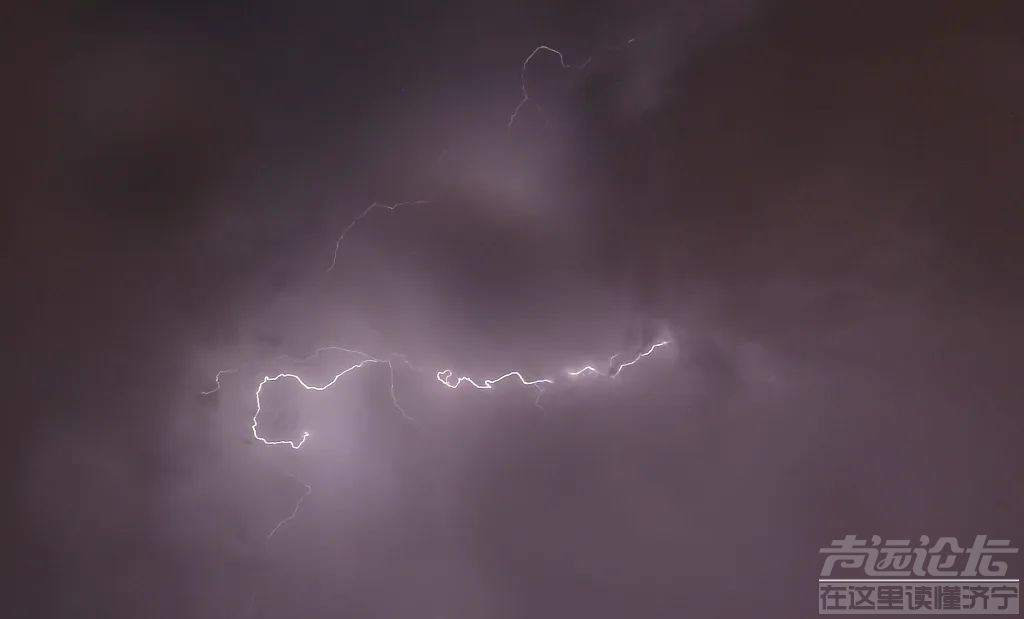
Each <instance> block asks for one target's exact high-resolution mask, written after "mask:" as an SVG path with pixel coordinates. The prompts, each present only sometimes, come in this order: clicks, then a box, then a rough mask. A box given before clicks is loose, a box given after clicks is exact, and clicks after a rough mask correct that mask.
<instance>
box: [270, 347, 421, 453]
mask: <svg viewBox="0 0 1024 619" xmlns="http://www.w3.org/2000/svg"><path fill="white" fill-rule="evenodd" d="M326 350H341V351H344V352H350V353H355V354H359V355H362V356H363V357H365V358H364V359H363V360H362V361H360V362H359V363H356V364H355V365H352V366H349V367H347V368H345V369H344V370H342V371H341V372H339V373H338V374H336V375H335V376H334V378H332V379H331V380H330V381H328V382H327V383H325V384H323V385H319V386H318V385H310V384H308V383H306V381H305V380H303V379H302V377H301V376H299V375H298V374H291V373H287V372H282V373H280V374H277V375H276V376H264V377H263V380H261V381H260V384H259V386H258V387H257V388H256V412H255V413H254V414H253V416H252V426H251V427H252V435H253V437H254V438H255V439H256V440H258V441H260V442H261V443H263V444H264V445H288V446H289V447H291V448H292V449H299V448H300V447H302V446H303V445H304V444H305V442H306V439H307V438H309V432H303V433H302V438H301V439H299V441H298V442H295V441H292V440H287V439H286V440H280V441H272V440H268V439H266V438H264V437H262V436H260V434H259V429H258V426H259V416H260V412H261V411H262V408H263V407H262V403H261V402H260V394H261V393H262V392H263V386H264V385H266V384H267V383H272V382H276V381H278V380H281V379H285V378H287V379H291V380H294V381H295V382H297V383H299V385H301V386H302V388H303V389H305V390H307V391H326V390H327V389H330V388H331V387H333V386H334V384H335V383H337V382H338V381H339V380H340V379H341V377H342V376H345V375H346V374H348V373H349V372H353V371H355V370H358V369H360V368H363V367H365V366H367V365H369V364H383V365H386V366H388V368H389V369H390V375H391V386H390V393H391V403H392V404H393V405H394V406H395V409H396V410H397V411H398V412H399V414H401V415H402V417H403V418H405V419H407V420H408V421H412V422H413V423H415V420H414V419H413V418H412V417H409V415H408V414H406V412H405V409H404V408H402V406H401V405H400V404H399V403H398V397H397V396H396V394H395V366H394V362H393V361H392V360H391V359H378V358H377V357H373V356H370V355H367V354H366V353H363V352H360V351H358V350H352V349H350V348H342V347H340V346H327V347H324V348H320V349H317V351H316V352H315V353H313V354H312V355H310V356H309V357H307V358H306V360H308V359H311V358H313V357H315V356H317V355H319V354H320V353H322V352H324V351H326ZM396 356H398V355H396ZM403 363H406V365H409V367H412V365H411V364H409V362H408V361H405V360H404V359H403Z"/></svg>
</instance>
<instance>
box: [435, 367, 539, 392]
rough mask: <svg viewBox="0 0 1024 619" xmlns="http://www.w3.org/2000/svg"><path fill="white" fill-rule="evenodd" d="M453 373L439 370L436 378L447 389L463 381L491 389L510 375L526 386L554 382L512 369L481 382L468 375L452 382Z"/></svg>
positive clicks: (455, 386)
mask: <svg viewBox="0 0 1024 619" xmlns="http://www.w3.org/2000/svg"><path fill="white" fill-rule="evenodd" d="M454 374H455V373H454V372H452V371H451V370H441V371H440V372H438V373H437V380H438V381H440V382H441V384H442V385H444V386H445V387H448V388H449V389H457V388H458V386H459V385H461V384H462V383H464V382H465V383H469V384H470V385H472V386H474V387H476V388H477V389H493V388H494V385H495V384H496V383H499V382H501V381H503V380H505V379H506V378H509V377H511V376H515V377H516V378H518V379H519V382H520V383H522V384H523V385H525V386H527V387H532V386H535V385H550V384H552V383H554V382H555V381H553V380H551V379H550V378H538V379H535V380H526V378H524V377H523V375H522V374H521V373H519V372H518V371H515V370H514V371H512V372H508V373H507V374H502V375H501V376H499V377H498V378H486V379H484V382H483V383H478V382H476V381H475V380H473V379H472V378H470V377H469V376H460V377H458V378H456V379H455V382H454V383H453V382H451V378H452V376H453V375H454Z"/></svg>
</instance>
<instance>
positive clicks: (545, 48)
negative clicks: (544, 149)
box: [508, 45, 593, 129]
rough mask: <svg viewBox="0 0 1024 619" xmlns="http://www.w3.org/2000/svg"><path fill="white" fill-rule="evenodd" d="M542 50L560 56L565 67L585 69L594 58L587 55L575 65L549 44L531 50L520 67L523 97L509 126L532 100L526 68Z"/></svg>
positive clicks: (514, 111)
mask: <svg viewBox="0 0 1024 619" xmlns="http://www.w3.org/2000/svg"><path fill="white" fill-rule="evenodd" d="M540 52H549V53H551V54H554V55H555V56H558V62H559V63H560V64H561V65H562V68H563V69H583V68H585V67H586V66H587V65H588V64H590V61H591V60H592V59H593V57H592V56H589V57H587V59H586V61H584V62H583V64H581V65H577V66H573V65H571V64H568V63H567V62H566V61H565V56H564V55H563V54H562V52H560V51H559V50H557V49H555V48H553V47H550V46H548V45H538V46H537V47H535V48H534V49H533V51H532V52H530V55H529V56H527V57H526V60H524V61H523V65H522V67H520V69H519V92H520V93H521V94H522V98H521V99H519V104H518V105H516V107H515V109H514V110H512V114H511V115H510V116H509V117H508V128H509V129H511V128H512V123H514V122H516V118H517V117H518V116H519V111H520V110H522V109H523V106H524V105H526V103H527V102H528V101H530V91H529V90H527V88H526V69H527V67H529V66H530V61H532V60H533V58H534V56H536V55H537V54H539V53H540Z"/></svg>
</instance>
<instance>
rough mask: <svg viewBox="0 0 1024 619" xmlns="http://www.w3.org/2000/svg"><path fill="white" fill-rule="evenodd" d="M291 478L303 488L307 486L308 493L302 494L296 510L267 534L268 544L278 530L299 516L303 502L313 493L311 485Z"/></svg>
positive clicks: (294, 477)
mask: <svg viewBox="0 0 1024 619" xmlns="http://www.w3.org/2000/svg"><path fill="white" fill-rule="evenodd" d="M289 477H291V478H292V479H294V480H295V481H297V482H299V483H300V484H302V485H303V486H305V487H306V491H305V492H303V493H302V496H300V497H299V500H298V502H297V503H295V507H294V509H292V513H290V514H288V515H287V516H285V517H284V518H282V519H281V521H280V522H278V523H277V524H276V525H274V528H273V529H271V530H270V533H267V538H266V539H267V541H268V542H269V541H270V539H271V538H272V537H274V534H275V533H277V531H278V529H280V528H281V527H283V526H284V525H286V524H288V523H289V522H291V521H292V520H294V519H295V517H296V516H298V515H299V509H300V508H301V507H302V502H303V501H305V500H306V497H308V496H309V495H310V493H311V492H313V486H310V485H309V484H307V483H306V482H304V481H302V480H301V479H299V478H298V477H296V476H294V475H289Z"/></svg>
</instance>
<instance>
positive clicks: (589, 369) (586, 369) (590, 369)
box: [565, 340, 672, 378]
mask: <svg viewBox="0 0 1024 619" xmlns="http://www.w3.org/2000/svg"><path fill="white" fill-rule="evenodd" d="M671 343H672V340H662V341H660V342H657V343H656V344H652V345H651V347H650V348H648V349H647V350H646V351H642V352H641V353H640V354H638V355H637V356H636V357H634V358H633V360H632V361H627V362H626V363H623V364H620V365H619V366H618V367H615V369H609V371H608V373H607V374H606V373H604V372H602V371H601V370H598V369H597V368H595V367H594V366H592V365H585V366H583V367H581V368H579V369H578V370H566V372H565V373H566V374H568V375H569V376H572V377H576V376H581V375H583V374H597V375H598V376H604V377H605V378H615V377H616V376H618V375H619V372H621V371H622V370H623V368H628V367H629V366H631V365H635V364H636V363H637V362H639V361H640V360H641V359H643V358H644V357H648V356H650V355H651V354H653V353H654V351H655V350H657V349H659V348H661V347H662V346H668V345H669V344H671ZM618 356H619V354H618V353H616V354H614V355H612V356H611V357H610V358H609V359H608V367H609V368H611V367H613V366H612V364H613V363H614V362H615V357H618Z"/></svg>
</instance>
